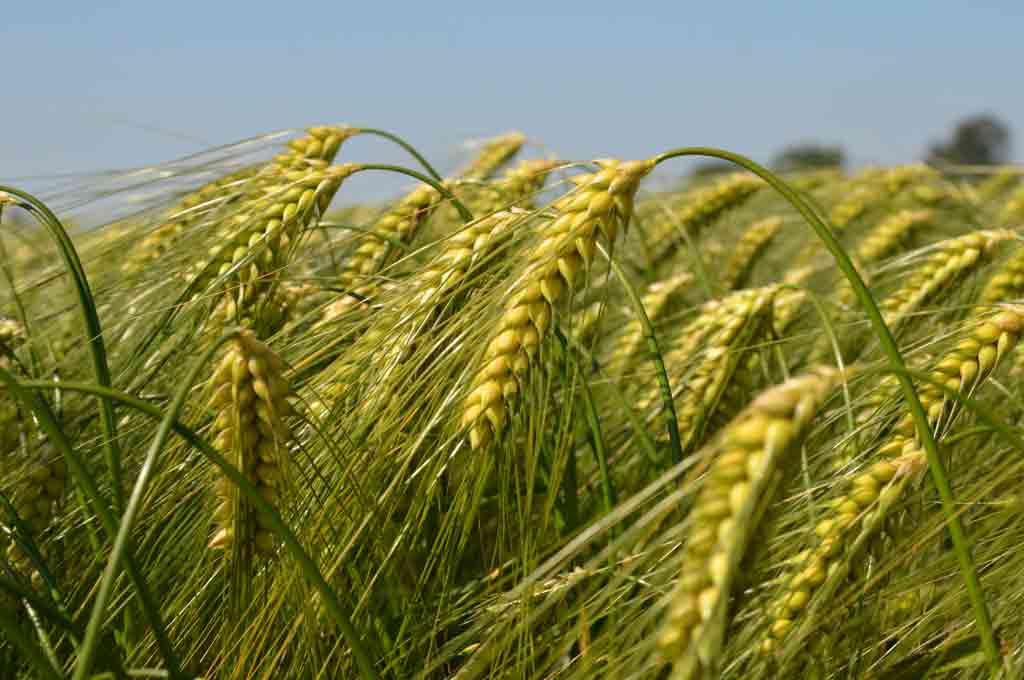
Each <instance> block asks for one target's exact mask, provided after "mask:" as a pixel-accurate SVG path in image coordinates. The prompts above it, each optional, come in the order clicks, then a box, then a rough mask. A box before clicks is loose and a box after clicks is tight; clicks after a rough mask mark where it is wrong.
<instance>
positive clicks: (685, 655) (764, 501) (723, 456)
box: [657, 368, 842, 680]
mask: <svg viewBox="0 0 1024 680" xmlns="http://www.w3.org/2000/svg"><path fill="white" fill-rule="evenodd" d="M841 379H842V375H841V374H840V373H839V372H838V371H836V370H834V369H827V368H821V369H817V370H815V371H813V372H810V373H808V374H805V375H801V376H799V377H796V378H792V379H790V380H788V381H786V382H785V383H783V384H781V385H778V386H776V387H773V388H771V389H769V390H768V391H766V392H764V393H762V394H761V395H760V396H758V397H757V398H756V399H754V401H753V402H752V403H751V404H750V406H749V407H747V408H746V409H745V410H744V411H743V413H741V414H740V415H739V416H737V417H736V419H735V420H733V421H732V422H731V423H730V424H729V425H728V426H727V427H726V429H725V430H724V432H723V433H722V437H721V442H720V444H719V445H718V447H717V451H716V454H715V458H714V460H713V462H712V463H711V467H710V469H709V471H708V473H707V475H706V477H705V479H704V482H703V485H702V487H701V490H700V492H699V494H698V496H697V499H696V502H695V503H694V506H693V511H692V512H691V513H690V517H689V520H688V521H689V525H690V526H689V531H688V532H687V537H686V542H685V543H684V546H683V559H682V564H681V566H680V572H679V578H678V580H677V582H676V587H675V589H674V592H673V595H672V598H671V602H670V604H669V608H668V612H667V614H666V616H665V619H664V622H663V624H662V629H661V633H660V634H659V635H658V638H657V642H658V648H659V650H660V652H661V655H662V657H663V658H664V660H665V661H667V662H668V663H670V664H672V678H674V679H675V680H683V679H689V678H695V677H699V674H700V673H714V672H715V670H716V668H717V666H718V661H719V659H718V656H719V653H720V651H721V647H722V643H723V638H724V634H725V627H726V611H725V609H726V604H727V602H728V599H729V596H730V594H731V592H732V588H733V584H734V581H735V579H736V573H737V570H738V569H739V565H740V560H741V559H742V557H743V554H744V553H745V552H746V549H747V546H748V544H749V541H750V537H751V536H752V535H753V533H754V531H755V529H756V524H757V521H758V518H759V515H760V513H759V512H758V510H759V509H761V508H764V507H765V506H767V505H768V504H769V503H770V502H771V499H772V498H773V496H774V493H775V490H776V489H777V487H778V486H779V482H780V481H781V478H782V475H783V471H784V469H785V467H786V463H787V459H788V458H789V456H790V455H791V454H792V452H793V451H794V450H796V449H797V447H799V445H800V442H801V441H802V440H803V438H804V436H805V435H806V434H807V432H808V431H809V430H810V427H811V425H812V423H813V422H814V420H815V418H816V416H817V413H818V410H819V409H820V408H821V407H822V406H823V404H824V403H825V401H826V400H827V399H828V397H829V395H830V394H831V393H832V390H833V389H834V388H835V386H836V385H837V384H838V383H839V382H840V381H841Z"/></svg>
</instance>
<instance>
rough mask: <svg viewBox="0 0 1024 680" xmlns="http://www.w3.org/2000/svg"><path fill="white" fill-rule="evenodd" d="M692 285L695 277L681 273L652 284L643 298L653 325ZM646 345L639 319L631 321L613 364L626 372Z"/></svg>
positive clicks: (613, 358) (687, 273) (616, 351)
mask: <svg viewBox="0 0 1024 680" xmlns="http://www.w3.org/2000/svg"><path fill="white" fill-rule="evenodd" d="M692 284H693V275H692V274H690V273H689V272H680V273H679V274H676V275H675V276H671V277H669V278H667V279H664V280H661V281H655V282H654V283H652V284H651V285H650V286H649V287H648V288H647V290H646V291H645V292H644V295H643V297H642V298H641V303H642V304H643V306H644V312H645V313H646V314H647V318H648V319H650V320H651V322H652V323H657V322H658V320H659V319H660V318H661V317H662V316H664V315H665V312H666V310H667V309H668V308H669V306H670V305H672V304H673V303H674V302H676V301H677V300H678V298H679V297H680V296H681V295H682V294H683V293H685V292H686V291H687V290H689V288H690V286H691V285H692ZM645 343H646V339H645V338H644V330H643V327H642V326H641V324H640V321H639V319H631V320H630V321H629V325H628V326H627V328H626V332H625V335H624V336H623V338H622V340H621V342H620V344H619V347H618V349H616V350H615V353H614V356H613V357H612V360H611V362H612V363H617V364H618V365H619V366H620V369H621V370H625V369H626V368H627V367H628V366H629V364H630V362H631V361H632V360H633V359H635V358H636V357H637V356H638V355H639V354H640V352H641V350H642V349H643V348H644V346H645Z"/></svg>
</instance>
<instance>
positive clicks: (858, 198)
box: [829, 164, 935, 229]
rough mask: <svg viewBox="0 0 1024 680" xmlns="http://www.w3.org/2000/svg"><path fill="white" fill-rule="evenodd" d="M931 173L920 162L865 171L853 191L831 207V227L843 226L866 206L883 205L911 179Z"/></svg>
mask: <svg viewBox="0 0 1024 680" xmlns="http://www.w3.org/2000/svg"><path fill="white" fill-rule="evenodd" d="M934 175H935V170H933V169H932V168H929V167H928V166H927V165H923V164H915V165H904V166H900V167H895V168H890V169H888V170H881V171H878V170H872V171H870V172H866V173H865V174H864V176H863V177H862V178H859V181H856V182H855V188H854V189H853V191H852V192H851V193H850V194H849V195H848V196H847V197H846V198H844V199H843V200H842V201H840V202H839V203H837V204H836V205H835V206H833V208H832V210H831V211H830V212H829V220H830V221H831V223H832V226H833V227H834V228H835V229H845V228H846V227H847V226H849V225H850V224H851V223H852V222H854V221H855V220H857V219H858V218H860V217H861V216H862V215H864V214H865V213H866V212H867V211H868V210H869V209H871V208H873V207H875V206H879V205H883V204H884V203H885V202H887V201H888V200H889V199H891V198H892V197H894V196H895V195H896V194H898V193H900V192H901V191H903V190H904V189H906V188H907V187H909V186H910V185H912V184H914V183H915V182H919V181H921V180H922V179H925V178H928V177H933V176H934Z"/></svg>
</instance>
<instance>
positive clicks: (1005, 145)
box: [927, 114, 1011, 165]
mask: <svg viewBox="0 0 1024 680" xmlns="http://www.w3.org/2000/svg"><path fill="white" fill-rule="evenodd" d="M1010 140H1011V135H1010V128H1009V126H1008V125H1007V124H1006V123H1004V122H1003V121H1001V120H999V119H998V118H996V117H995V116H993V115H990V114H980V115H976V116H970V117H969V118H964V119H963V120H961V121H960V122H959V123H957V126H956V129H954V130H953V136H952V138H951V139H950V140H949V141H948V142H942V143H939V144H933V145H932V146H931V148H930V149H929V151H928V158H927V160H928V162H929V163H939V164H942V163H955V164H958V165H997V164H1000V163H1006V162H1007V161H1008V160H1009V159H1010Z"/></svg>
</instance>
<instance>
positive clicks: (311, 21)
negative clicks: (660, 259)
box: [0, 0, 1024, 179]
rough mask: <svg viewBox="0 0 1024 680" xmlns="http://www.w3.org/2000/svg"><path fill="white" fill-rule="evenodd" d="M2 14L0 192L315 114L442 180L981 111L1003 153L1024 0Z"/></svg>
mask: <svg viewBox="0 0 1024 680" xmlns="http://www.w3.org/2000/svg"><path fill="white" fill-rule="evenodd" d="M4 5H5V7H4V12H3V14H4V16H3V21H2V22H0V64H2V65H3V70H4V85H3V93H4V94H3V100H2V105H0V121H2V125H0V178H2V179H11V178H13V177H23V176H30V175H48V174H53V173H62V172H86V171H91V170H100V169H106V168H115V167H129V166H138V165H143V164H150V163H155V162H159V161H162V160H168V159H171V158H174V157H177V156H180V155H184V154H187V153H191V152H194V151H197V150H199V149H201V148H203V147H204V145H213V144H223V143H227V142H230V141H233V140H237V139H241V138H243V137H247V136H250V135H255V134H259V133H262V132H269V131H273V130H277V129H281V128H289V127H301V126H305V125H309V124H317V123H326V122H347V123H353V124H361V125H372V126H376V127H384V128H387V129H391V130H394V131H396V132H399V133H401V134H403V135H404V136H406V137H407V138H408V139H410V140H411V141H412V142H413V143H415V144H417V145H418V146H420V147H421V148H422V149H423V150H424V151H425V152H426V153H427V154H428V155H430V156H432V157H434V158H437V159H438V160H439V163H440V164H441V165H444V164H445V161H446V159H447V160H451V157H452V154H453V153H454V150H455V149H457V146H458V143H459V142H460V141H461V140H464V139H467V138H473V137H480V136H485V135H489V134H494V133H498V132H501V131H505V130H508V129H511V128H516V129H520V130H522V131H524V132H526V133H527V134H528V135H530V136H531V137H532V138H534V139H536V140H538V141H540V142H543V143H545V144H547V145H549V146H550V147H552V148H553V149H554V150H555V151H557V152H558V153H559V154H560V155H562V156H563V157H566V158H591V157H600V156H624V157H635V156H641V155H649V154H652V153H654V152H657V151H660V150H663V149H665V148H668V147H670V146H678V145H683V144H711V145H720V146H725V147H727V148H729V149H732V150H735V151H739V152H742V153H746V154H749V155H752V156H754V157H755V158H760V159H768V158H770V157H771V155H772V154H773V153H774V152H775V151H777V150H778V149H779V148H780V147H781V146H783V145H784V144H786V143H788V142H793V141H796V140H805V139H814V140H821V141H824V142H832V143H841V144H843V145H844V146H845V147H846V148H847V150H848V152H849V153H850V155H851V156H852V158H853V159H854V161H855V162H869V161H877V162H885V163H892V162H903V161H910V160H914V159H917V158H919V157H920V156H921V154H922V153H923V150H924V149H925V148H926V147H927V145H928V143H929V142H931V141H934V140H936V139H937V138H940V137H941V136H943V135H944V134H945V133H946V132H948V130H949V129H950V128H951V127H952V125H953V123H954V122H955V121H956V119H957V118H958V117H960V116H962V115H965V114H970V113H975V112H981V111H987V112H992V113H995V114H997V115H999V116H1000V117H1002V118H1003V119H1004V120H1006V121H1007V122H1009V123H1010V124H1011V126H1012V127H1013V129H1014V131H1015V133H1016V144H1015V153H1014V156H1015V158H1017V159H1021V158H1024V86H1022V81H1021V69H1022V66H1024V0H1006V1H1004V2H989V3H982V2H970V3H968V2H944V1H939V0H933V1H928V2H926V1H919V0H915V1H899V0H889V1H888V2H879V1H875V0H859V1H857V2H828V3H826V2H820V1H818V2H781V1H777V2H756V3H755V2H744V3H738V2H731V3H729V2H708V1H704V2H683V1H677V2H652V1H650V0H634V1H633V2H624V1H623V0H619V1H618V2H614V3H611V2H609V3H603V2H597V1H596V0H595V1H591V2H587V3H573V2H567V1H565V0H562V1H555V0H549V1H548V2H544V3H533V2H526V1H524V0H512V1H510V2H503V3H497V2H493V1H486V0H484V1H477V2H462V1H458V2H456V1H449V2H415V3H414V2H402V3H399V2H381V1H378V2H366V1H365V0H360V1H357V2H346V1H344V0H334V1H333V2H312V1H308V2H307V1H296V2H288V1H287V0H284V1H279V2H271V3H263V2H255V1H253V2H245V3H241V2H239V3H235V2H221V1H219V0H206V1H205V2H193V1H191V0H177V1H175V0H170V1H166V2H150V1H146V0H137V1H135V2H104V1H101V0H76V1H69V0H41V1H40V2H36V3H28V2H13V1H11V2H6V3H4ZM361 144H364V145H365V146H360V147H358V148H356V147H353V153H358V155H360V156H361V157H362V158H361V159H366V158H370V157H374V158H377V157H380V158H381V159H383V160H394V159H395V158H396V156H395V155H394V154H393V153H392V152H390V151H382V150H381V146H380V143H379V142H378V143H377V144H376V145H372V144H370V143H369V142H361Z"/></svg>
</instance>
